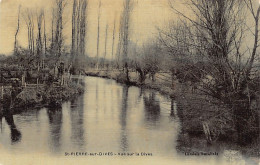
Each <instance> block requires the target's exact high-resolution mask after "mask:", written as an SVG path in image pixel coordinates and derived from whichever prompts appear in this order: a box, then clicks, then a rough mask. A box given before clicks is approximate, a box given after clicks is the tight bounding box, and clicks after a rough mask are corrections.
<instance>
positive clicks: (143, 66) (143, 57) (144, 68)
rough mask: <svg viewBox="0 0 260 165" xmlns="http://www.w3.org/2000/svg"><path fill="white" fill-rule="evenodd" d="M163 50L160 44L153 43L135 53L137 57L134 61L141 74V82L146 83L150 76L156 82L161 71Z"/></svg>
mask: <svg viewBox="0 0 260 165" xmlns="http://www.w3.org/2000/svg"><path fill="white" fill-rule="evenodd" d="M161 53H162V50H161V48H160V45H159V43H158V42H156V41H153V42H150V43H147V44H146V45H144V46H143V47H142V48H141V49H140V48H139V50H138V51H137V52H136V53H134V54H135V55H137V56H136V57H135V59H134V61H135V62H134V63H135V64H134V67H135V69H136V71H137V72H138V73H139V82H140V83H144V82H145V80H146V78H147V75H148V74H150V76H151V78H152V80H153V81H155V74H156V73H157V72H158V71H159V70H160V65H161V62H162V60H161V57H160V55H161Z"/></svg>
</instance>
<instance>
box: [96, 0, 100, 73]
mask: <svg viewBox="0 0 260 165" xmlns="http://www.w3.org/2000/svg"><path fill="white" fill-rule="evenodd" d="M100 16H101V0H99V5H98V27H97V63H96V69H98V67H99V31H100Z"/></svg>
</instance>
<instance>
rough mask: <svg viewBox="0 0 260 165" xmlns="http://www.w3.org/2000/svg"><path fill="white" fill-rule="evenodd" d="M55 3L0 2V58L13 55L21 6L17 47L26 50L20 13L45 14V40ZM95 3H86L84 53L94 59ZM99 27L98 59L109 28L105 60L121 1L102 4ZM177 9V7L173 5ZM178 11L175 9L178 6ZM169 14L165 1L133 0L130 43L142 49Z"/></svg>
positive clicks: (35, 0)
mask: <svg viewBox="0 0 260 165" xmlns="http://www.w3.org/2000/svg"><path fill="white" fill-rule="evenodd" d="M54 1H55V0H1V3H0V54H10V53H11V52H12V51H13V44H14V34H15V31H16V28H17V18H18V7H19V5H21V24H20V31H19V33H18V44H19V45H20V46H22V47H27V44H28V41H27V29H26V24H25V20H24V16H23V13H24V11H25V10H27V9H28V8H29V9H33V10H35V11H37V10H38V11H39V10H40V9H41V8H43V9H44V10H45V13H46V15H47V16H46V26H47V37H50V30H51V10H52V7H53V6H54ZM67 2H68V4H67V6H66V9H65V12H64V20H65V25H64V27H65V29H64V37H65V39H66V45H68V46H70V44H71V15H72V3H73V0H67ZM98 2H99V1H98V0H89V4H88V9H87V17H88V18H87V20H88V28H87V45H86V53H87V54H88V55H89V56H92V57H93V56H96V46H97V15H98ZM101 2H102V7H101V20H100V22H101V26H100V37H101V38H100V52H101V53H100V55H101V56H102V54H104V47H105V46H104V45H105V29H106V25H107V24H108V26H109V28H108V44H107V45H108V46H107V52H108V54H107V55H108V56H110V55H111V51H112V34H113V23H114V19H115V20H116V25H117V26H116V40H115V50H116V46H117V42H118V29H119V17H120V14H121V12H122V5H123V0H101ZM176 6H177V4H176ZM177 7H178V6H177ZM172 14H173V13H172V11H171V10H170V8H169V6H168V0H134V8H133V11H132V15H131V24H130V40H131V41H132V42H135V43H137V44H138V45H142V44H143V43H145V42H146V41H147V40H150V39H151V38H153V37H155V36H156V34H157V29H156V28H157V27H159V28H163V27H164V26H165V25H166V24H167V22H168V20H169V19H171V18H172V16H173V15H172Z"/></svg>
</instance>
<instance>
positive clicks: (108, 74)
mask: <svg viewBox="0 0 260 165" xmlns="http://www.w3.org/2000/svg"><path fill="white" fill-rule="evenodd" d="M85 73H86V75H87V76H93V77H102V78H108V79H113V80H116V81H117V82H118V83H122V84H127V85H132V86H138V87H142V88H147V89H153V90H156V91H158V92H160V93H161V94H164V95H168V96H170V97H171V98H174V97H175V96H176V95H175V93H176V92H175V90H174V88H173V84H172V82H171V80H168V81H163V80H162V79H160V77H159V75H157V80H156V81H152V80H151V79H148V78H147V79H146V80H145V81H144V82H143V83H140V82H139V75H138V73H137V72H133V71H132V72H129V78H130V82H126V81H125V80H126V77H125V75H124V74H123V73H122V72H120V71H119V70H113V71H108V70H104V71H95V70H92V71H86V72H85Z"/></svg>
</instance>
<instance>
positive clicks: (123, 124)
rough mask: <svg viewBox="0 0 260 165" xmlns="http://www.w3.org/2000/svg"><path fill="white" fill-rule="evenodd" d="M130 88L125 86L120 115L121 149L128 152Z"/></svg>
mask: <svg viewBox="0 0 260 165" xmlns="http://www.w3.org/2000/svg"><path fill="white" fill-rule="evenodd" d="M128 88H129V87H128V86H123V95H122V110H121V114H120V124H121V134H120V136H121V149H122V150H123V151H127V149H128V140H127V131H126V118H127V106H128V105H127V101H128Z"/></svg>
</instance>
